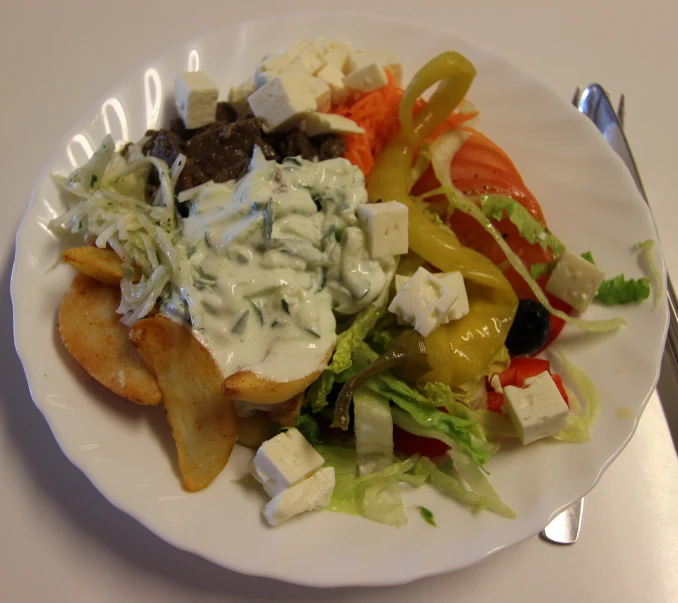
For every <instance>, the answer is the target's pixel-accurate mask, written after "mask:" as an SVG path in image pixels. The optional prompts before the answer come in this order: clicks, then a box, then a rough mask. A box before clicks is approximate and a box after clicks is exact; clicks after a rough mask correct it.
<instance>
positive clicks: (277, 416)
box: [269, 392, 304, 427]
mask: <svg viewBox="0 0 678 603" xmlns="http://www.w3.org/2000/svg"><path fill="white" fill-rule="evenodd" d="M288 402H289V406H286V408H276V410H272V411H271V412H270V413H269V414H270V415H271V420H272V421H274V422H275V423H278V424H279V425H282V426H283V427H295V426H296V424H297V419H298V418H299V413H300V412H301V405H302V404H303V403H304V392H301V393H299V394H297V395H296V396H294V398H292V399H290V400H288Z"/></svg>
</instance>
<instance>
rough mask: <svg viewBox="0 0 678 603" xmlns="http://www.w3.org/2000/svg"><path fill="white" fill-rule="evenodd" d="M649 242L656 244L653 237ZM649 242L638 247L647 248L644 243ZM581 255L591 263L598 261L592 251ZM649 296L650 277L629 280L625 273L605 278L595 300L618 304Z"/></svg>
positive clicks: (608, 304) (594, 263) (607, 303)
mask: <svg viewBox="0 0 678 603" xmlns="http://www.w3.org/2000/svg"><path fill="white" fill-rule="evenodd" d="M649 242H650V243H652V245H654V241H652V240H651V239H650V240H649ZM647 243H648V241H645V242H644V243H639V244H638V247H640V248H641V249H643V250H645V249H646V248H643V247H642V245H645V244H647ZM649 249H652V246H649ZM581 257H583V258H584V259H585V260H586V261H587V262H591V264H593V265H596V262H595V260H594V259H593V254H592V253H591V252H590V251H586V252H584V253H582V254H581ZM650 262H651V263H652V264H653V263H654V262H653V261H652V256H650ZM655 270H656V267H655ZM648 297H650V281H649V280H648V279H646V278H639V279H635V278H632V279H628V280H627V279H626V277H625V276H624V275H623V274H619V275H617V276H615V277H614V278H611V279H606V280H604V281H603V282H602V283H601V284H600V287H599V288H598V294H597V295H596V297H595V300H596V301H597V302H600V303H601V304H605V305H607V306H616V305H621V304H630V303H633V302H640V301H643V300H645V299H647V298H648ZM657 299H658V298H657Z"/></svg>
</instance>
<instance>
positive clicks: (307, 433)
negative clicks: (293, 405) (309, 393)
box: [297, 412, 324, 446]
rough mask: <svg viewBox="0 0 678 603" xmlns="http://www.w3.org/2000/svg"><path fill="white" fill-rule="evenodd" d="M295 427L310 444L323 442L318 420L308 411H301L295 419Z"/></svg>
mask: <svg viewBox="0 0 678 603" xmlns="http://www.w3.org/2000/svg"><path fill="white" fill-rule="evenodd" d="M297 429H298V430H299V431H300V432H301V434H302V435H303V436H304V437H305V438H306V439H307V440H308V441H309V443H310V444H311V445H312V446H315V445H316V444H322V443H323V442H324V439H323V436H322V433H321V432H320V427H318V422H317V421H316V420H315V419H314V418H313V417H312V416H311V415H309V414H308V413H305V412H302V413H301V414H300V415H299V418H298V419H297Z"/></svg>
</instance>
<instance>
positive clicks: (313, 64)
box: [287, 40, 325, 75]
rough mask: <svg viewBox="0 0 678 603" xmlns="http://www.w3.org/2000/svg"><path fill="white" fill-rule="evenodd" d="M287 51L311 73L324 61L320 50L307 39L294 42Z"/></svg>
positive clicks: (314, 72) (316, 70)
mask: <svg viewBox="0 0 678 603" xmlns="http://www.w3.org/2000/svg"><path fill="white" fill-rule="evenodd" d="M287 52H288V53H289V54H290V55H292V57H294V62H296V63H298V64H299V65H301V66H303V68H304V69H305V70H306V71H308V73H310V74H311V75H315V74H316V73H317V72H318V70H319V69H320V68H321V67H322V66H323V64H324V62H325V57H324V55H323V52H322V50H320V48H318V47H317V46H316V45H315V44H313V43H312V42H309V41H307V40H299V41H298V42H295V43H294V44H292V46H290V48H289V49H288V51H287Z"/></svg>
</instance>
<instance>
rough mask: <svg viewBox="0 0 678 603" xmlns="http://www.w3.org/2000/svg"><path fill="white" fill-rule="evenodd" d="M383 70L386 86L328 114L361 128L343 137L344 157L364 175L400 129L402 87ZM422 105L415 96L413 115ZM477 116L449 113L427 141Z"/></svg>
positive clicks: (423, 104) (473, 113) (476, 112)
mask: <svg viewBox="0 0 678 603" xmlns="http://www.w3.org/2000/svg"><path fill="white" fill-rule="evenodd" d="M386 73H387V76H388V84H387V85H386V86H383V87H382V88H379V89H377V90H373V91H372V92H368V93H367V94H364V95H362V96H360V97H359V98H357V99H352V100H348V101H347V102H345V103H344V104H342V105H339V106H337V107H334V108H333V109H332V113H336V114H337V115H341V116H343V117H347V118H348V119H351V120H353V121H354V122H356V123H357V124H358V125H359V126H360V127H361V128H363V129H364V130H365V133H364V134H351V135H346V136H344V140H345V142H346V151H345V153H344V157H345V158H346V159H348V160H349V161H350V162H351V163H352V164H354V165H356V166H358V167H359V168H360V169H361V170H362V172H363V173H364V174H365V176H367V175H368V174H369V173H370V171H372V168H373V167H374V159H375V157H377V155H379V153H381V151H382V150H383V148H384V147H385V146H386V144H387V143H388V141H389V140H391V138H393V136H395V135H396V134H397V133H398V131H399V130H400V122H399V120H398V110H399V108H400V99H401V98H402V95H403V89H402V88H398V87H397V86H396V85H395V84H394V83H393V78H392V77H391V74H390V73H389V72H388V71H387V72H386ZM425 106H426V101H425V100H423V99H419V100H418V101H417V103H416V104H415V106H414V113H415V115H416V114H417V113H418V112H419V111H421V109H422V108H423V107H425ZM477 115H478V111H470V112H468V113H450V115H449V116H448V118H447V119H446V120H445V122H443V123H442V124H441V125H440V126H438V128H436V130H435V131H434V132H433V134H432V135H431V136H430V137H429V138H428V139H427V140H428V141H429V142H430V141H432V140H435V139H436V138H438V137H439V136H440V135H442V134H443V133H445V132H447V131H449V130H452V129H455V128H459V127H460V126H461V125H462V124H464V123H466V122H467V121H469V120H470V119H473V118H474V117H476V116H477Z"/></svg>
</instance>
